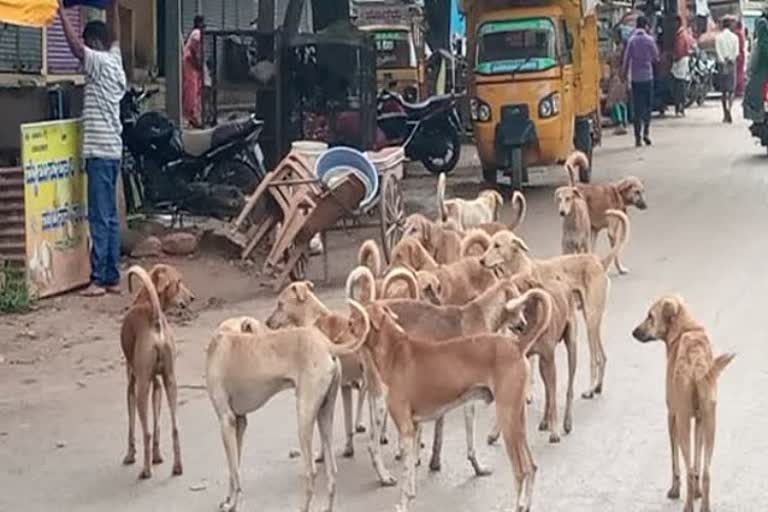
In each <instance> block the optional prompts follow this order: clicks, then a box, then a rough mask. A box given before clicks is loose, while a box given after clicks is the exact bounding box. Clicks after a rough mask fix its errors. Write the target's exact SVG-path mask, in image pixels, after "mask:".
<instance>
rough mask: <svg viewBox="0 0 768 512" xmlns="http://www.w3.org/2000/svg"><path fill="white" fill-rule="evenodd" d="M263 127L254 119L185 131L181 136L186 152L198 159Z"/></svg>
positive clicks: (260, 122) (261, 123)
mask: <svg viewBox="0 0 768 512" xmlns="http://www.w3.org/2000/svg"><path fill="white" fill-rule="evenodd" d="M262 125H263V122H262V121H259V120H256V119H253V118H246V119H238V120H235V121H230V122H227V123H224V124H220V125H219V126H215V127H213V128H207V129H205V130H184V131H183V132H182V134H181V140H182V142H183V144H184V151H185V152H186V153H187V154H188V155H190V156H194V157H198V156H201V155H203V154H204V153H205V152H206V151H208V150H210V149H211V148H215V147H217V146H222V145H224V144H226V143H228V142H231V141H232V140H234V139H237V138H239V137H244V136H247V135H249V134H251V133H252V132H254V131H256V130H257V129H259V128H260V127H261V126H262Z"/></svg>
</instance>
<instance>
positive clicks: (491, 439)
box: [485, 434, 499, 446]
mask: <svg viewBox="0 0 768 512" xmlns="http://www.w3.org/2000/svg"><path fill="white" fill-rule="evenodd" d="M485 441H486V442H487V443H488V445H489V446H493V445H494V444H496V443H498V442H499V434H488V437H487V438H486V440H485Z"/></svg>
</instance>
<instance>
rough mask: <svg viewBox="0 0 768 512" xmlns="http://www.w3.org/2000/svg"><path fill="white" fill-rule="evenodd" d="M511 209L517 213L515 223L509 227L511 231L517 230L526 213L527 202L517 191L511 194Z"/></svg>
mask: <svg viewBox="0 0 768 512" xmlns="http://www.w3.org/2000/svg"><path fill="white" fill-rule="evenodd" d="M510 202H511V203H512V209H513V210H514V211H516V212H517V217H516V218H515V221H514V222H513V223H512V224H511V225H510V226H509V229H510V230H511V231H514V230H516V229H517V228H519V227H520V226H521V225H522V224H523V221H524V220H525V214H526V213H528V201H526V200H525V196H524V195H523V193H522V192H520V191H519V190H515V191H514V192H512V199H511V200H510Z"/></svg>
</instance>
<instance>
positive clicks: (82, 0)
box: [64, 0, 117, 9]
mask: <svg viewBox="0 0 768 512" xmlns="http://www.w3.org/2000/svg"><path fill="white" fill-rule="evenodd" d="M115 1H117V0H115ZM111 3H112V0H64V7H73V6H75V5H82V6H84V7H96V8H97V9H106V8H107V7H109V5H110V4H111Z"/></svg>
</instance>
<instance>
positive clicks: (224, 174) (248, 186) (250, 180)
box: [206, 160, 259, 194]
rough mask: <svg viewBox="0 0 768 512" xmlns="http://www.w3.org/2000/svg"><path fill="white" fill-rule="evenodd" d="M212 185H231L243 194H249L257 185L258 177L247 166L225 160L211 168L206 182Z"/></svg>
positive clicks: (239, 162) (237, 161) (236, 161)
mask: <svg viewBox="0 0 768 512" xmlns="http://www.w3.org/2000/svg"><path fill="white" fill-rule="evenodd" d="M206 181H208V182H209V183H210V184H212V185H231V186H233V187H237V188H238V189H240V191H241V192H243V193H244V194H250V193H252V192H253V191H254V190H255V189H256V186H257V185H258V184H259V176H258V174H257V173H256V171H255V170H254V169H253V168H252V167H251V166H250V165H248V164H246V163H244V162H241V161H239V160H225V161H223V162H219V163H218V164H216V165H214V166H213V169H211V172H210V173H208V179H207V180H206Z"/></svg>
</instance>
